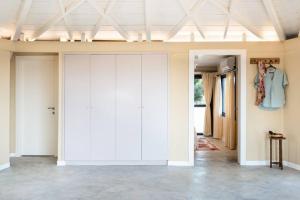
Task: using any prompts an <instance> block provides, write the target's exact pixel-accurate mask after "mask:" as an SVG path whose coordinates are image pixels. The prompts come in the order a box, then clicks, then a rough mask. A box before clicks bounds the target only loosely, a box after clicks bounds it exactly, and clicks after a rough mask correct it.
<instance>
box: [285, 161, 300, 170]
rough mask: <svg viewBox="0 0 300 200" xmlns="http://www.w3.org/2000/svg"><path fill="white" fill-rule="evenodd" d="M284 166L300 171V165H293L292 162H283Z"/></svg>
mask: <svg viewBox="0 0 300 200" xmlns="http://www.w3.org/2000/svg"><path fill="white" fill-rule="evenodd" d="M283 165H284V166H287V167H290V168H292V169H296V170H300V165H298V164H295V163H292V162H288V161H283Z"/></svg>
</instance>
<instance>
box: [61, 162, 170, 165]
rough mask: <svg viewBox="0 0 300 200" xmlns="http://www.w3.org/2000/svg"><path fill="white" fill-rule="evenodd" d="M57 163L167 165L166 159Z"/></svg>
mask: <svg viewBox="0 0 300 200" xmlns="http://www.w3.org/2000/svg"><path fill="white" fill-rule="evenodd" d="M57 165H58V166H64V165H95V166H97V165H99V166H105V165H167V161H58V162H57Z"/></svg>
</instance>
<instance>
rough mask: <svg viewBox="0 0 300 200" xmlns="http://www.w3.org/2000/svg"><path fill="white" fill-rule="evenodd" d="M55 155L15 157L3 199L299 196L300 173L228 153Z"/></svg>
mask: <svg viewBox="0 0 300 200" xmlns="http://www.w3.org/2000/svg"><path fill="white" fill-rule="evenodd" d="M55 163H56V160H55V158H49V157H20V158H12V159H11V165H12V166H11V168H9V169H6V170H3V171H1V172H0V199H1V200H50V199H51V200H71V199H72V200H73V199H76V200H77V199H78V200H79V199H82V200H83V199H84V200H93V199H97V200H106V199H121V200H123V199H128V200H143V199H149V200H156V199H157V200H169V199H170V200H172V199H178V200H186V199H203V200H209V199H218V200H219V199H223V200H224V199H225V200H226V199H229V200H231V199H237V200H241V199H266V200H275V199H284V200H287V199H295V200H296V199H300V172H299V171H295V170H293V169H289V168H285V169H284V170H283V171H281V170H279V169H277V168H273V169H270V168H268V167H240V166H239V165H238V164H236V163H235V157H234V155H233V154H232V155H230V154H229V153H226V152H224V151H219V152H201V153H197V161H196V166H195V167H167V166H65V167H57V166H56V165H55Z"/></svg>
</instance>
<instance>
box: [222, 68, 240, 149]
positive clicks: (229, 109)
mask: <svg viewBox="0 0 300 200" xmlns="http://www.w3.org/2000/svg"><path fill="white" fill-rule="evenodd" d="M236 140H237V137H236V120H235V87H234V72H230V73H228V74H227V75H226V86H225V118H224V120H223V142H224V145H225V146H226V147H228V148H229V149H235V148H236Z"/></svg>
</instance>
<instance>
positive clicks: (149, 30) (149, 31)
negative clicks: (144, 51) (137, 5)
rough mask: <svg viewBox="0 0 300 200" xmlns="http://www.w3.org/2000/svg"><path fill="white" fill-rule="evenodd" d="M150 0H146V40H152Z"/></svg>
mask: <svg viewBox="0 0 300 200" xmlns="http://www.w3.org/2000/svg"><path fill="white" fill-rule="evenodd" d="M149 3H150V1H149V0H144V19H145V31H146V40H147V42H151V23H150V20H149Z"/></svg>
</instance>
